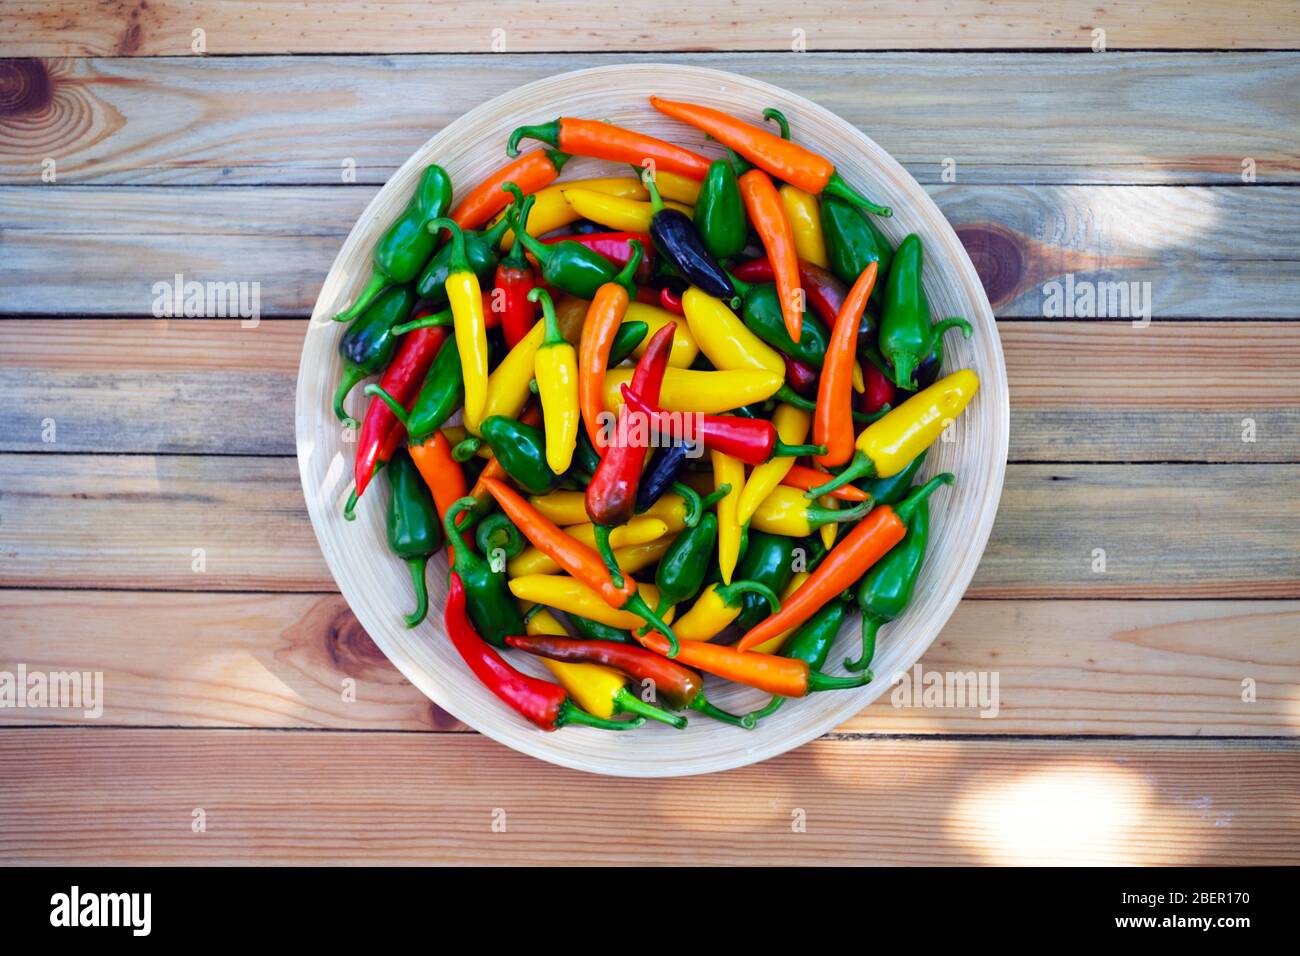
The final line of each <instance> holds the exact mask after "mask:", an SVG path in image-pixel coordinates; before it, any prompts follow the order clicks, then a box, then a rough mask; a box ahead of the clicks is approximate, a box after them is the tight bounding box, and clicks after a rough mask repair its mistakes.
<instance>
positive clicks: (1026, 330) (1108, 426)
mask: <svg viewBox="0 0 1300 956" xmlns="http://www.w3.org/2000/svg"><path fill="white" fill-rule="evenodd" d="M305 329H306V322H305V321H302V320H283V321H275V322H270V321H268V322H263V323H262V324H260V325H259V326H258V327H257V328H255V329H250V328H243V327H241V325H240V324H239V323H238V322H232V321H223V320H203V319H196V320H178V321H167V320H161V321H140V320H127V319H104V320H85V321H82V320H70V319H45V320H42V319H30V320H23V321H9V322H0V419H2V420H4V421H6V422H9V423H10V427H9V428H8V429H6V430H5V431H4V433H3V434H0V451H29V452H36V451H46V452H49V451H54V452H101V453H102V452H118V453H149V454H155V453H159V452H164V453H193V454H203V453H221V454H227V455H231V454H235V455H248V454H252V455H258V454H271V455H292V454H294V451H295V449H294V437H293V395H294V384H295V380H296V378H297V374H298V359H299V355H300V353H301V349H302V336H303V335H304V333H305ZM999 332H1000V334H1001V337H1002V347H1003V350H1004V351H1005V354H1006V359H1007V375H1008V378H1009V380H1010V383H1011V452H1010V457H1011V460H1012V461H1022V462H1023V461H1128V462H1137V461H1221V462H1287V461H1295V460H1296V458H1297V449H1300V324H1297V323H1278V322H1273V323H1267V322H1221V323H1215V322H1204V323H1202V322H1159V321H1157V322H1154V323H1153V324H1152V325H1151V326H1150V327H1149V328H1146V329H1133V328H1132V327H1131V326H1129V325H1125V324H1123V323H1114V322H1050V323H1047V322H1018V321H1014V320H1004V321H1003V322H1001V323H999ZM47 420H52V421H53V422H54V425H55V430H54V433H53V434H52V435H51V434H50V433H49V431H48V428H47V426H46V423H47ZM1250 421H1253V422H1254V423H1255V435H1254V437H1255V440H1254V441H1253V442H1251V441H1243V435H1245V436H1246V437H1249V434H1248V432H1247V431H1246V428H1247V426H1248V423H1249V422H1250ZM49 438H53V439H54V440H53V441H48V440H47V439H49Z"/></svg>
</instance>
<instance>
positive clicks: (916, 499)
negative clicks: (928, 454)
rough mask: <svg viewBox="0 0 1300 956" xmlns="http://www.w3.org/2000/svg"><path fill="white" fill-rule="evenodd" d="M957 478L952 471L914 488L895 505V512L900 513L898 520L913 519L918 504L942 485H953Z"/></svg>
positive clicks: (904, 521)
mask: <svg viewBox="0 0 1300 956" xmlns="http://www.w3.org/2000/svg"><path fill="white" fill-rule="evenodd" d="M956 480H957V479H956V478H955V477H954V476H953V474H952V472H950V471H945V472H944V473H943V474H940V475H935V476H934V477H933V478H931V479H930V480H929V481H927V482H926V483H925V484H923V485H922V486H921V487H920V488H917V489H915V490H913V491H912V493H911V494H909V495H908V496H907V497H906V498H904V499H903V500H902V501H900V502H899V503H898V504H896V505H894V514H896V515H898V520H900V521H902V522H903V523H904V524H906V523H907V522H908V521H910V520H911V518H912V512H913V511H915V510H916V508H917V506H918V505H919V504H920V503H921V502H923V501H925V499H926V498H929V497H930V495H931V494H933V493H934V492H935V490H936V489H937V488H938V487H939V486H940V485H951V484H952V483H953V482H954V481H956Z"/></svg>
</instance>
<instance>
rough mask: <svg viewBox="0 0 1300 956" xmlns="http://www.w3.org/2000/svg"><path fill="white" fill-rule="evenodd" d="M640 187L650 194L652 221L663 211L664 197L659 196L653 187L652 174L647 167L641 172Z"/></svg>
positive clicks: (654, 186) (653, 178)
mask: <svg viewBox="0 0 1300 956" xmlns="http://www.w3.org/2000/svg"><path fill="white" fill-rule="evenodd" d="M641 185H643V186H645V188H646V191H647V192H648V193H650V218H651V219H653V218H654V217H655V216H657V215H659V214H660V213H661V212H663V211H664V197H663V196H660V195H659V187H658V186H656V185H655V177H654V173H653V172H652V171H651V170H650V169H649V167H647V168H645V169H643V170H641Z"/></svg>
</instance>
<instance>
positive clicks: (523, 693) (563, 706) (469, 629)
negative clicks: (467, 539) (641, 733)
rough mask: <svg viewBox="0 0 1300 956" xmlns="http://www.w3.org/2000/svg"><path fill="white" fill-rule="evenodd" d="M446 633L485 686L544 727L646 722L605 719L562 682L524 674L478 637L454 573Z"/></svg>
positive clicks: (605, 726)
mask: <svg viewBox="0 0 1300 956" xmlns="http://www.w3.org/2000/svg"><path fill="white" fill-rule="evenodd" d="M444 620H445V621H446V623H447V636H448V637H449V638H451V643H452V645H453V646H455V648H456V650H457V651H458V652H459V653H460V656H461V658H462V659H463V660H464V661H465V663H466V664H468V665H469V669H470V670H472V671H473V672H474V676H475V677H477V678H478V679H479V680H480V681H482V682H483V686H484V687H486V688H487V689H488V690H490V691H491V692H492V693H494V694H496V695H497V696H498V697H500V698H501V699H502V700H503V701H505V702H506V703H507V704H509V705H510V706H511V707H513V708H514V709H515V710H516V711H518V712H519V713H520V714H522V715H523V716H525V717H527V718H528V719H529V720H531V721H532V722H533V723H534V724H536V725H537V726H538V727H541V728H542V730H558V729H559V728H561V727H563V726H564V725H565V724H586V725H587V726H589V727H601V728H603V729H605V730H631V729H632V728H633V727H640V726H641V725H642V724H644V723H645V718H644V717H638V718H636V719H635V720H605V719H604V718H602V717H597V716H595V715H594V714H589V713H587V712H586V711H585V710H583V709H582V708H581V707H579V706H578V705H577V704H575V703H574V702H573V701H572V700H570V699H569V695H568V694H567V693H565V691H564V688H563V687H561V686H560V685H559V684H552V683H551V682H550V681H547V680H541V679H539V678H537V677H530V676H528V675H527V674H521V673H520V672H519V671H517V670H515V669H514V668H513V667H511V666H510V665H509V664H507V663H506V662H505V659H504V658H502V656H501V655H500V654H498V653H497V652H496V651H495V650H494V649H493V648H492V646H491V645H489V644H488V642H487V641H485V640H483V638H481V637H479V635H478V632H477V631H475V630H474V626H473V625H472V624H470V622H469V616H468V615H467V614H466V611H465V585H464V584H462V583H461V580H460V575H459V574H457V573H456V572H455V571H453V572H452V573H451V580H450V584H449V586H448V588H447V609H446V611H445V613H444Z"/></svg>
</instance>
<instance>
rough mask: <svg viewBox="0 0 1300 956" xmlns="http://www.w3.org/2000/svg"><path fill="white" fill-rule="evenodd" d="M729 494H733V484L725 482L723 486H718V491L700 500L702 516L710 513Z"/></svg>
mask: <svg viewBox="0 0 1300 956" xmlns="http://www.w3.org/2000/svg"><path fill="white" fill-rule="evenodd" d="M692 490H693V489H692ZM729 494H731V482H729V481H724V482H723V483H722V484H720V485H718V487H717V489H716V490H714V491H711V492H709V493H708V494H707V495H705V496H704V497H703V498H701V499H700V515H701V516H703V514H704V512H706V511H708V510H709V509H710V508H712V507H713V506H714V505H716V504H717V503H718V502H719V501H721V500H722V499H723V498H725V497H727V495H729Z"/></svg>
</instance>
